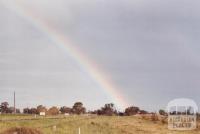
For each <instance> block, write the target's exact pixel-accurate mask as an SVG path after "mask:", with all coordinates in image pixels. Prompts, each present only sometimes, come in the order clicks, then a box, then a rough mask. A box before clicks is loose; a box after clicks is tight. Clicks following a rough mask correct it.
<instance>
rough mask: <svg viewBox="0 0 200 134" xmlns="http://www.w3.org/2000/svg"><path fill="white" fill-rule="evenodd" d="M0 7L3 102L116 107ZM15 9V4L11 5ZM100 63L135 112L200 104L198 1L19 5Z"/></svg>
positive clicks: (36, 32)
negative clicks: (181, 101) (174, 102)
mask: <svg viewBox="0 0 200 134" xmlns="http://www.w3.org/2000/svg"><path fill="white" fill-rule="evenodd" d="M2 1H3V0H0V18H1V19H0V30H1V32H0V101H1V102H2V101H8V102H10V103H11V104H12V97H13V96H12V93H13V91H14V90H15V91H16V93H17V106H18V107H26V106H36V105H38V104H44V105H46V106H52V105H60V106H61V105H67V106H72V105H73V103H74V102H75V101H82V102H83V103H84V104H85V106H86V107H87V108H90V109H93V108H98V107H100V106H102V105H104V104H105V103H107V102H111V101H112V100H110V98H109V96H108V95H107V94H106V93H105V92H103V91H102V89H101V87H99V85H97V84H96V83H95V82H94V80H92V78H91V77H90V76H89V75H87V74H86V73H85V72H84V70H82V68H81V67H80V66H79V65H78V64H77V62H76V61H74V59H73V58H72V57H70V56H69V55H67V54H66V53H64V52H63V51H61V50H60V49H59V48H58V47H57V46H56V45H55V44H54V42H53V41H52V40H51V39H50V38H49V37H48V36H47V35H46V34H45V33H44V32H43V31H41V30H40V29H39V28H38V27H35V25H33V24H32V23H31V22H30V21H29V20H27V19H26V18H24V17H22V16H20V15H19V14H18V13H16V12H14V11H12V10H10V9H8V8H6V7H5V6H4V4H3V3H2ZM7 1H11V0H7ZM16 1H20V2H22V3H23V4H24V5H25V6H26V7H27V8H28V9H30V10H31V11H32V12H34V13H35V14H38V15H39V16H40V17H41V18H43V19H44V20H47V21H48V22H49V24H51V25H52V26H53V27H54V28H55V29H57V30H58V31H60V32H61V33H62V34H63V35H65V36H66V37H67V38H68V39H70V40H72V41H73V42H74V44H73V45H76V47H77V48H79V49H80V50H81V51H82V52H83V53H84V54H85V55H87V56H88V57H90V59H92V60H93V61H95V62H96V64H97V66H98V67H99V68H100V69H101V70H103V71H104V72H103V73H104V74H106V75H107V76H108V77H109V78H110V79H112V81H113V82H114V83H115V85H116V86H117V87H118V89H119V90H120V92H123V94H124V95H125V97H127V100H128V103H129V104H130V105H137V106H140V107H142V108H144V109H147V110H156V109H158V108H165V106H166V105H167V103H168V101H170V100H171V99H174V98H179V97H185V98H191V99H193V100H195V101H196V102H197V103H198V104H199V103H200V97H199V94H200V90H199V88H200V45H199V44H200V37H199V36H200V14H199V12H200V9H199V6H200V2H199V1H198V0H193V1H189V0H165V1H164V0H77V1H73V0H71V1H70V0H56V1H51V0H42V1H41V0H16Z"/></svg>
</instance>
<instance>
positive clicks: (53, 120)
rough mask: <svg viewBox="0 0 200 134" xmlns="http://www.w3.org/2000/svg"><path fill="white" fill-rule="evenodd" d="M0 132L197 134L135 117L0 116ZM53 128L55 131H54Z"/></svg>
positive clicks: (199, 131) (198, 130)
mask: <svg viewBox="0 0 200 134" xmlns="http://www.w3.org/2000/svg"><path fill="white" fill-rule="evenodd" d="M0 120H1V121H0V133H2V132H4V131H5V130H7V129H9V128H12V127H29V128H36V129H39V130H41V131H42V132H43V133H44V134H78V129H79V128H80V131H81V134H200V129H199V128H198V129H196V130H193V131H184V132H180V131H170V130H168V129H167V124H166V123H162V122H161V121H151V120H148V119H144V118H141V117H135V116H124V117H118V116H47V117H36V118H35V116H33V115H0ZM55 127H56V128H55Z"/></svg>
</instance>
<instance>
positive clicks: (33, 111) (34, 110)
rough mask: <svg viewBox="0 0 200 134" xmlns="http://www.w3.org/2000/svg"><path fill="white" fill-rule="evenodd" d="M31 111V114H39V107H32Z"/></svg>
mask: <svg viewBox="0 0 200 134" xmlns="http://www.w3.org/2000/svg"><path fill="white" fill-rule="evenodd" d="M29 113H30V114H37V109H36V108H31V109H30V112H29Z"/></svg>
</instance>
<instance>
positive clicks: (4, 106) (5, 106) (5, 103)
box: [0, 102, 9, 113]
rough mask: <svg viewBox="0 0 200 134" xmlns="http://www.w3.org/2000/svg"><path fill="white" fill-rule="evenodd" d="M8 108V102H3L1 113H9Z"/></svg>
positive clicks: (0, 107)
mask: <svg viewBox="0 0 200 134" xmlns="http://www.w3.org/2000/svg"><path fill="white" fill-rule="evenodd" d="M8 106H9V104H8V102H2V103H1V106H0V112H1V113H7V111H8Z"/></svg>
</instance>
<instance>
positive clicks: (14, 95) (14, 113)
mask: <svg viewBox="0 0 200 134" xmlns="http://www.w3.org/2000/svg"><path fill="white" fill-rule="evenodd" d="M15 113H16V107H15V91H14V114H15Z"/></svg>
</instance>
